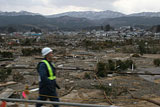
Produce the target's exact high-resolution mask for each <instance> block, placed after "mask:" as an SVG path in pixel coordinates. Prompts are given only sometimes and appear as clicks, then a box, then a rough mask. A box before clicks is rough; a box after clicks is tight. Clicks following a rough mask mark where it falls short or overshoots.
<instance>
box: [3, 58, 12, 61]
mask: <svg viewBox="0 0 160 107" xmlns="http://www.w3.org/2000/svg"><path fill="white" fill-rule="evenodd" d="M13 60H14V59H13V58H1V59H0V61H13Z"/></svg>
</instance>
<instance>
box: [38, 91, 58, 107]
mask: <svg viewBox="0 0 160 107" xmlns="http://www.w3.org/2000/svg"><path fill="white" fill-rule="evenodd" d="M39 94H40V95H39V97H38V99H37V100H42V101H46V100H47V98H49V99H50V101H56V102H59V98H57V93H56V89H55V88H52V91H51V92H49V91H48V90H46V89H45V88H42V90H41V89H40V92H39ZM41 95H42V96H41ZM43 95H44V96H43ZM50 96H53V97H50ZM42 105H43V104H40V103H37V104H36V107H41V106H42ZM53 107H60V106H59V105H53Z"/></svg>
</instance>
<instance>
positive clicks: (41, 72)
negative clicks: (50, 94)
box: [38, 62, 52, 86]
mask: <svg viewBox="0 0 160 107" xmlns="http://www.w3.org/2000/svg"><path fill="white" fill-rule="evenodd" d="M38 73H39V76H40V79H41V82H42V83H43V84H45V85H47V86H48V85H52V84H51V81H50V80H49V79H48V76H47V67H46V65H45V63H43V62H42V63H40V64H39V65H38Z"/></svg>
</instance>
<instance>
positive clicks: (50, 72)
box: [41, 60, 56, 80]
mask: <svg viewBox="0 0 160 107" xmlns="http://www.w3.org/2000/svg"><path fill="white" fill-rule="evenodd" d="M41 62H44V63H45V64H46V66H47V68H48V72H49V77H48V79H50V80H54V79H56V76H54V75H53V71H52V68H51V66H50V64H49V63H48V61H47V60H42V61H41ZM53 67H55V65H54V64H53Z"/></svg>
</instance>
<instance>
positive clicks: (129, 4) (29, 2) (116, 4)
mask: <svg viewBox="0 0 160 107" xmlns="http://www.w3.org/2000/svg"><path fill="white" fill-rule="evenodd" d="M159 5H160V0H0V11H3V12H4V11H8V12H10V11H16V12H19V11H22V10H23V11H29V12H33V13H40V14H43V15H51V14H57V13H63V12H68V11H104V10H112V11H118V12H122V13H124V14H131V13H138V12H160V6H159Z"/></svg>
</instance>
